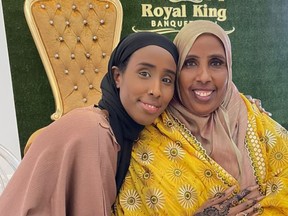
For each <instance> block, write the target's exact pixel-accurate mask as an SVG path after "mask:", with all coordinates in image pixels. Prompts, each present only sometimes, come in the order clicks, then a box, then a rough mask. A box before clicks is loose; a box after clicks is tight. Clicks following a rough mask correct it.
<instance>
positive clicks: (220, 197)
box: [209, 185, 236, 205]
mask: <svg viewBox="0 0 288 216" xmlns="http://www.w3.org/2000/svg"><path fill="white" fill-rule="evenodd" d="M235 189H236V185H233V186H232V187H230V188H228V189H227V190H225V191H224V192H223V193H221V194H219V195H218V196H217V197H214V198H212V199H211V200H210V202H209V204H210V205H216V204H220V203H222V202H224V201H225V200H227V199H228V197H230V196H231V195H232V194H233V191H234V190H235Z"/></svg>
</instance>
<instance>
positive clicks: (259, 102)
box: [245, 95, 272, 117]
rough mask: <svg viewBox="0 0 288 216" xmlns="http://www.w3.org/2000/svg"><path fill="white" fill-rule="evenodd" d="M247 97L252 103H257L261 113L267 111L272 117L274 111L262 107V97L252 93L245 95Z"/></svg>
mask: <svg viewBox="0 0 288 216" xmlns="http://www.w3.org/2000/svg"><path fill="white" fill-rule="evenodd" d="M245 97H246V98H247V99H248V100H249V101H250V103H252V104H255V105H256V106H257V108H258V109H259V111H260V112H261V113H265V114H266V115H268V116H270V117H271V116H272V113H270V112H268V111H266V110H265V109H264V108H263V107H262V103H261V100H260V99H257V98H253V97H252V96H251V95H245Z"/></svg>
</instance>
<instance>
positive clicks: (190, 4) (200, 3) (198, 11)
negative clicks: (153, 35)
mask: <svg viewBox="0 0 288 216" xmlns="http://www.w3.org/2000/svg"><path fill="white" fill-rule="evenodd" d="M169 2H171V3H170V4H175V5H173V6H160V5H153V4H152V3H151V4H141V18H142V19H147V25H146V27H145V28H141V27H139V26H136V25H135V26H133V27H132V30H133V31H134V32H139V31H151V32H157V33H159V34H169V33H175V32H176V33H177V32H178V31H179V30H180V29H181V28H182V27H183V26H184V25H185V24H187V23H189V22H191V21H193V20H197V19H208V20H211V21H214V22H217V23H218V24H220V23H221V22H225V21H226V20H227V8H225V4H224V0H217V1H215V0H214V1H213V0H206V1H205V0H169ZM215 2H216V3H217V6H215ZM212 3H214V4H212ZM213 5H214V6H213ZM234 31H235V28H234V27H231V28H230V29H228V30H226V32H227V33H228V34H230V33H232V32H234Z"/></svg>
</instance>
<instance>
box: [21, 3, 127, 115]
mask: <svg viewBox="0 0 288 216" xmlns="http://www.w3.org/2000/svg"><path fill="white" fill-rule="evenodd" d="M24 12H25V17H26V20H27V23H28V26H29V28H30V31H31V34H32V36H33V39H34V41H35V44H36V47H37V49H38V51H39V54H40V57H41V60H42V62H43V65H44V68H45V70H46V73H47V76H48V79H49V82H50V85H51V88H52V92H53V96H54V99H55V109H56V110H55V112H54V113H53V114H52V115H51V118H52V119H53V120H57V119H59V118H60V117H61V116H62V115H64V114H65V113H67V112H69V111H70V110H72V109H74V108H76V107H83V106H88V105H91V104H95V103H97V102H98V101H99V99H100V96H101V91H100V82H101V80H102V77H103V75H104V74H105V73H106V72H107V66H108V60H109V57H110V55H111V52H112V50H113V48H114V47H115V46H116V45H117V43H118V42H119V39H120V35H121V29H122V17H123V11H122V6H121V3H120V1H119V0H26V1H25V5H24Z"/></svg>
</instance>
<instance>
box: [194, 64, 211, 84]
mask: <svg viewBox="0 0 288 216" xmlns="http://www.w3.org/2000/svg"><path fill="white" fill-rule="evenodd" d="M197 80H198V81H199V82H202V83H207V82H210V81H211V74H210V72H209V69H208V68H207V67H206V66H202V67H200V68H199V71H198V76H197Z"/></svg>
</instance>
